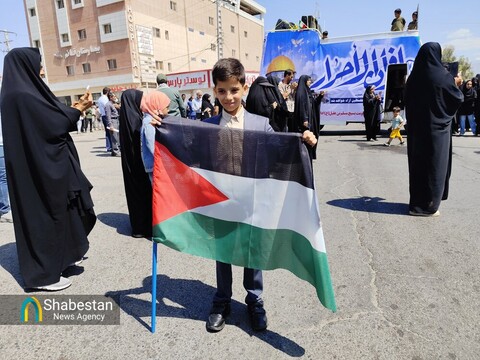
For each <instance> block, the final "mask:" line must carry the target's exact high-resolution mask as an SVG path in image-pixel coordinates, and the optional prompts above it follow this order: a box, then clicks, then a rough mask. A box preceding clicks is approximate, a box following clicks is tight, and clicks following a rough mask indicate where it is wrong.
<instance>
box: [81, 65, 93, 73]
mask: <svg viewBox="0 0 480 360" xmlns="http://www.w3.org/2000/svg"><path fill="white" fill-rule="evenodd" d="M82 68H83V73H84V74H87V73H90V72H92V68H91V67H90V63H85V64H82Z"/></svg>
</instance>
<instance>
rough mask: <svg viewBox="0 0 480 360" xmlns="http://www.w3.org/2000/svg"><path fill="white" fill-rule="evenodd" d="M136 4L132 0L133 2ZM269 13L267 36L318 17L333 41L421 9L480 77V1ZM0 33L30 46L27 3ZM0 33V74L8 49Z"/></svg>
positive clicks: (5, 18)
mask: <svg viewBox="0 0 480 360" xmlns="http://www.w3.org/2000/svg"><path fill="white" fill-rule="evenodd" d="M133 1H134V0H133ZM257 2H258V3H259V4H260V5H262V6H264V7H265V8H266V9H267V13H266V15H265V18H264V19H265V31H268V30H272V29H273V28H274V27H275V23H276V22H277V20H278V19H280V18H281V19H285V20H287V21H291V22H295V23H298V21H299V20H300V18H301V16H302V15H314V16H316V17H317V18H318V19H319V23H320V25H321V27H322V29H323V30H328V33H329V37H331V38H333V37H336V36H348V35H359V34H371V33H378V32H383V31H389V30H390V23H391V21H392V19H393V11H394V10H395V9H396V8H401V9H402V16H403V17H404V18H405V20H406V21H407V23H408V22H409V21H410V20H411V14H412V12H413V11H415V10H416V9H417V5H418V6H419V19H418V20H419V33H420V39H421V41H422V43H426V42H429V41H435V42H438V43H440V44H441V45H442V47H444V46H446V45H453V46H454V47H455V55H456V56H457V58H458V57H460V56H461V55H463V56H465V57H467V58H468V59H469V61H470V63H471V64H472V69H473V72H474V74H478V73H480V1H478V0H456V1H432V0H423V1H420V0H401V1H400V0H396V1H394V0H381V1H358V0H343V1H342V0H329V1H315V0H257ZM0 30H8V31H11V32H13V33H15V34H9V39H10V40H11V42H10V43H9V44H10V48H14V47H22V46H29V44H30V41H29V37H28V30H27V25H26V20H25V12H24V6H23V0H1V1H0ZM4 41H5V37H4V34H3V33H2V32H0V50H2V52H0V71H2V72H3V57H4V56H5V52H3V51H5V50H6V45H5V44H4V43H3V42H4Z"/></svg>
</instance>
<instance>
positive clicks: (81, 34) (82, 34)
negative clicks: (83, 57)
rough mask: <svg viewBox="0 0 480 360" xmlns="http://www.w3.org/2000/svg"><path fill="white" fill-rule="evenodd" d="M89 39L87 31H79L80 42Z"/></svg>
mask: <svg viewBox="0 0 480 360" xmlns="http://www.w3.org/2000/svg"><path fill="white" fill-rule="evenodd" d="M86 38H87V30H85V29H81V30H78V40H85V39H86Z"/></svg>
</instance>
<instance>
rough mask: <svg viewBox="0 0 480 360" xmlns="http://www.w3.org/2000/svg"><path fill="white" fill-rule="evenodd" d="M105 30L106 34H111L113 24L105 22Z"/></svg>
mask: <svg viewBox="0 0 480 360" xmlns="http://www.w3.org/2000/svg"><path fill="white" fill-rule="evenodd" d="M103 32H104V33H105V34H111V33H112V24H103Z"/></svg>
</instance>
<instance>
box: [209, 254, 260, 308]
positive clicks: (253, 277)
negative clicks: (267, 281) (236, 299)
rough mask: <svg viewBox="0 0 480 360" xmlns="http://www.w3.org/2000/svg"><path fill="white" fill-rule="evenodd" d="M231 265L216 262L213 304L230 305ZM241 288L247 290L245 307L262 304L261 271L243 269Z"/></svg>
mask: <svg viewBox="0 0 480 360" xmlns="http://www.w3.org/2000/svg"><path fill="white" fill-rule="evenodd" d="M232 280H233V279H232V265H230V264H225V263H222V262H220V261H217V292H216V293H215V296H214V297H213V303H217V304H225V303H230V301H231V298H232ZM243 287H244V288H245V290H247V296H246V297H245V303H247V305H255V304H258V305H260V304H262V305H263V300H262V298H261V295H262V292H263V275H262V271H261V270H255V269H248V268H244V269H243Z"/></svg>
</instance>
